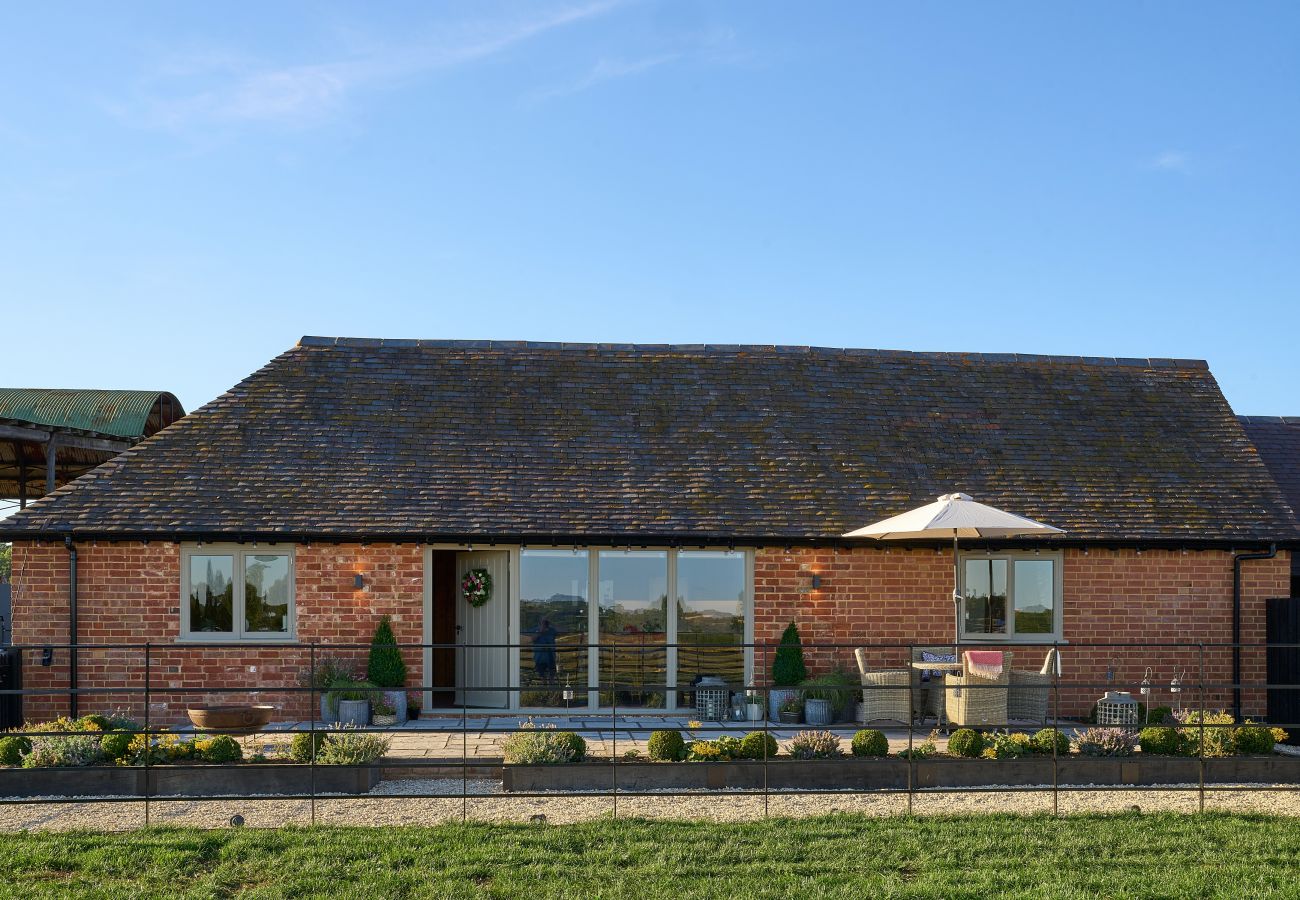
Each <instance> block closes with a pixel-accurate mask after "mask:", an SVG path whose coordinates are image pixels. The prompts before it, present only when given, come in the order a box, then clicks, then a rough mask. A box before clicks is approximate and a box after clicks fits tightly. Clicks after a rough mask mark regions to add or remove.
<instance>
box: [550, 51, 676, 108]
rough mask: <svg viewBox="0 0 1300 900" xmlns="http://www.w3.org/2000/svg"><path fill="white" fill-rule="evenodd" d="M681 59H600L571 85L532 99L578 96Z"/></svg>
mask: <svg viewBox="0 0 1300 900" xmlns="http://www.w3.org/2000/svg"><path fill="white" fill-rule="evenodd" d="M681 58H682V55H681V54H680V53H664V54H660V55H659V56H647V57H644V58H642V59H635V60H619V59H602V60H600V61H599V62H597V63H596V64H595V65H594V66H592V67H591V70H590V71H589V72H587V74H586V75H584V76H583V77H582V78H579V79H578V80H577V81H574V82H572V83H571V84H563V85H556V86H554V87H549V88H543V89H541V90H539V91H536V92H534V93H533V95H532V97H533V99H535V100H549V99H551V98H553V97H563V96H567V95H569V94H578V93H581V92H582V91H586V90H590V89H591V88H594V87H596V86H597V85H600V84H604V83H605V82H608V81H616V80H617V79H620V78H627V77H629V76H632V75H640V74H641V73H642V72H648V71H649V70H651V69H654V68H657V67H659V66H662V65H666V64H667V63H671V62H676V61H677V60H679V59H681Z"/></svg>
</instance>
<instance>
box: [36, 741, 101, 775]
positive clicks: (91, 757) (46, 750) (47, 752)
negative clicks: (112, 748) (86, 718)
mask: <svg viewBox="0 0 1300 900" xmlns="http://www.w3.org/2000/svg"><path fill="white" fill-rule="evenodd" d="M99 740H100V738H99V735H98V734H97V733H92V732H80V733H73V732H68V733H65V734H50V735H45V736H43V737H34V738H32V739H31V749H30V750H29V751H28V752H27V753H26V754H25V755H24V756H23V758H22V765H23V768H25V769H35V768H38V767H41V766H89V765H92V764H94V763H96V762H98V761H99V759H100V755H101V754H100V749H99Z"/></svg>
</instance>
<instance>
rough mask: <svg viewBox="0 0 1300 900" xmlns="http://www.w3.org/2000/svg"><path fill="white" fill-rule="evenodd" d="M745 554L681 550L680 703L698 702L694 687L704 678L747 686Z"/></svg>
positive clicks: (678, 606) (678, 641)
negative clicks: (720, 679)
mask: <svg viewBox="0 0 1300 900" xmlns="http://www.w3.org/2000/svg"><path fill="white" fill-rule="evenodd" d="M744 642H745V555H744V554H743V553H735V552H727V551H705V550H701V551H688V550H682V551H680V552H679V553H678V554H677V645H678V647H677V682H676V683H677V686H678V693H677V705H678V706H680V707H687V706H693V705H694V702H695V698H694V694H693V693H692V692H691V691H690V690H689V688H690V687H691V686H692V685H694V684H695V683H696V682H697V681H699V680H700V679H701V678H706V677H710V676H716V677H720V678H722V679H724V680H725V681H726V682H727V684H728V685H730V687H731V690H732V691H739V690H741V689H742V688H743V687H744V684H745V649H744Z"/></svg>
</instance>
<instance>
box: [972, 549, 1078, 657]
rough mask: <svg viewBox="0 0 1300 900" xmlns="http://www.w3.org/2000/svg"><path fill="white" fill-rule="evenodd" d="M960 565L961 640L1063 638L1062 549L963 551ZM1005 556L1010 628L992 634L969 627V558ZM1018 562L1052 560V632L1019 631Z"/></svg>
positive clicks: (996, 641)
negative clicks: (1019, 632)
mask: <svg viewBox="0 0 1300 900" xmlns="http://www.w3.org/2000/svg"><path fill="white" fill-rule="evenodd" d="M959 558H960V560H961V565H960V566H958V572H959V573H960V583H959V585H958V589H959V591H960V593H961V609H960V610H959V614H960V617H961V618H960V621H961V641H962V643H981V642H983V643H990V644H1006V643H1022V644H1050V643H1058V642H1060V641H1061V640H1062V637H1063V635H1062V629H1061V623H1062V608H1063V607H1064V605H1065V591H1064V584H1065V578H1064V569H1065V553H1064V552H1063V551H1061V550H1043V551H1033V550H999V551H994V552H980V551H972V552H965V551H962V552H961V553H960V555H959ZM996 559H1003V560H1006V561H1007V630H1006V631H1005V632H999V633H996V634H995V633H992V632H983V631H967V630H966V563H967V562H968V561H980V560H996ZM1017 561H1038V562H1051V563H1052V630H1051V631H1050V632H1033V633H1027V634H1018V633H1017V632H1016V615H1015V609H1016V605H1015V604H1016V594H1015V591H1016V566H1015V564H1016V562H1017Z"/></svg>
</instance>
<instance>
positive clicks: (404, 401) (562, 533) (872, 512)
mask: <svg viewBox="0 0 1300 900" xmlns="http://www.w3.org/2000/svg"><path fill="white" fill-rule="evenodd" d="M951 491H964V492H965V493H968V494H971V495H972V496H974V497H975V498H976V499H978V500H981V501H984V502H987V503H992V504H994V505H997V506H1000V507H1003V508H1005V509H1007V510H1010V511H1012V512H1016V513H1020V514H1022V515H1027V516H1031V517H1033V518H1035V519H1040V520H1042V521H1045V522H1049V523H1051V524H1054V525H1056V526H1058V527H1061V528H1064V529H1066V530H1067V531H1068V532H1069V536H1070V537H1071V538H1087V539H1098V540H1107V539H1110V540H1147V539H1167V540H1207V539H1208V540H1222V541H1231V540H1234V539H1237V540H1241V539H1261V538H1268V539H1286V540H1290V539H1293V538H1296V537H1297V527H1296V524H1295V522H1294V520H1293V519H1292V517H1291V511H1290V508H1289V507H1288V506H1287V503H1286V501H1285V500H1284V499H1283V497H1282V495H1281V493H1280V491H1279V489H1278V487H1277V485H1276V484H1275V483H1274V481H1273V480H1272V479H1271V478H1270V477H1269V475H1268V473H1267V471H1266V470H1265V469H1264V466H1263V464H1262V463H1261V462H1260V460H1259V457H1258V455H1257V454H1256V451H1255V448H1254V446H1253V445H1252V443H1251V441H1250V440H1249V439H1248V438H1247V437H1246V434H1245V432H1244V431H1243V430H1242V426H1241V424H1240V423H1239V422H1238V421H1237V418H1236V417H1235V416H1234V415H1233V414H1232V411H1231V410H1230V409H1229V407H1228V404H1227V402H1226V401H1225V400H1224V398H1223V395H1222V393H1221V392H1220V391H1219V388H1218V385H1217V384H1216V383H1215V381H1214V378H1213V376H1212V375H1211V374H1210V372H1209V370H1208V367H1207V366H1206V365H1205V364H1204V363H1203V362H1198V361H1187V360H1164V359H1161V360H1144V359H1118V360H1117V359H1091V358H1090V359H1084V358H1079V357H1040V356H1025V355H1021V354H978V353H907V352H893V351H869V352H867V351H859V350H839V349H827V348H818V347H770V346H746V345H739V346H738V345H704V346H700V345H692V346H690V347H682V346H670V345H655V346H646V345H640V346H637V345H628V344H545V343H532V342H505V343H501V342H493V341H409V340H405V341H385V340H369V339H357V338H321V337H307V338H303V340H302V341H301V343H300V344H299V345H298V346H297V347H294V348H293V349H291V350H289V351H288V352H286V353H284V354H282V355H281V356H279V357H277V358H276V359H274V360H272V361H271V362H270V363H268V364H267V365H266V366H265V367H264V368H262V369H261V370H259V371H257V372H255V373H253V374H252V375H250V376H249V377H248V378H247V379H245V380H244V381H243V382H241V383H240V384H238V385H237V386H236V387H234V388H233V389H231V390H230V391H229V392H228V393H226V394H224V395H223V396H221V397H219V398H218V399H216V400H215V401H213V402H212V403H209V404H208V405H207V406H204V407H203V408H201V409H199V410H198V411H196V412H194V413H192V414H191V415H190V416H188V417H186V418H185V419H182V420H181V421H180V422H179V423H177V424H176V425H174V426H173V427H171V428H169V429H167V430H166V431H164V432H162V433H160V434H159V435H157V436H155V437H153V438H150V439H149V440H147V441H145V442H144V443H143V444H140V445H139V446H137V447H136V448H134V449H132V450H130V451H128V452H127V453H125V454H123V455H122V456H119V457H118V458H116V459H115V460H113V461H112V462H109V463H107V464H106V465H104V466H101V467H100V468H99V469H96V470H95V471H94V472H91V473H89V474H88V475H86V476H84V477H82V478H80V479H78V480H77V481H74V482H73V483H71V484H70V485H68V486H66V487H64V488H62V489H60V490H58V491H56V492H55V493H54V494H53V495H52V496H51V497H49V498H47V499H44V500H42V501H40V502H38V503H36V504H34V505H33V506H31V507H29V508H28V509H27V510H26V511H25V512H23V513H20V514H18V515H16V516H14V517H13V518H11V519H10V520H7V521H6V522H4V523H3V524H0V534H8V535H10V536H23V535H26V536H29V537H30V536H33V535H35V534H37V533H54V532H61V531H66V530H74V531H77V532H79V533H90V534H100V533H116V534H122V535H124V536H125V535H128V534H149V533H152V534H164V533H165V534H172V535H177V536H184V535H198V534H232V535H234V534H245V535H250V534H286V535H290V534H293V535H298V536H307V535H314V534H321V535H326V534H340V535H409V536H413V537H414V536H420V537H431V538H434V537H437V536H453V535H454V536H462V537H463V536H468V535H483V536H485V537H491V536H497V537H513V538H521V537H523V538H527V537H531V536H536V537H538V538H552V537H569V538H574V539H578V538H581V537H583V536H589V537H596V536H614V535H618V536H627V537H628V538H629V539H635V540H637V541H644V540H650V539H654V538H661V539H664V540H674V539H684V538H687V537H692V538H707V539H717V540H726V539H728V538H731V537H747V538H767V539H770V540H773V541H779V540H781V539H822V538H833V537H836V536H838V535H840V534H842V533H843V532H845V531H848V530H850V529H852V528H857V527H859V526H861V525H864V524H866V523H868V522H871V521H874V520H876V519H879V518H883V517H884V516H888V515H893V514H895V513H899V512H903V511H904V510H906V509H909V508H911V507H913V506H917V505H919V504H921V503H925V502H928V501H930V500H932V499H933V498H934V497H936V496H938V495H940V494H944V493H949V492H951Z"/></svg>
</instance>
